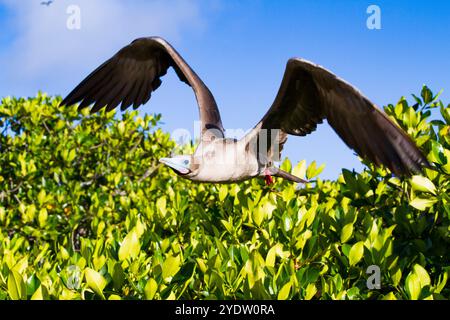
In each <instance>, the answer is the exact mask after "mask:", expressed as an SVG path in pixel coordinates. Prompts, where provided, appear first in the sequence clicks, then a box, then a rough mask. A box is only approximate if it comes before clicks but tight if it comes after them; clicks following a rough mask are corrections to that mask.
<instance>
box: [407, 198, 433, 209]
mask: <svg viewBox="0 0 450 320" xmlns="http://www.w3.org/2000/svg"><path fill="white" fill-rule="evenodd" d="M436 201H437V200H436V199H421V198H414V199H413V200H411V201H410V202H409V204H410V205H411V206H413V207H414V208H416V209H417V210H420V211H424V210H426V209H427V208H429V207H431V206H433V204H435V203H436Z"/></svg>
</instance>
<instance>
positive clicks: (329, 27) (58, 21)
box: [0, 0, 450, 178]
mask: <svg viewBox="0 0 450 320" xmlns="http://www.w3.org/2000/svg"><path fill="white" fill-rule="evenodd" d="M39 3H40V0H35V1H34V0H21V1H17V0H0V30H2V32H1V33H0V96H6V95H18V96H33V95H35V94H36V92H37V91H38V90H39V89H40V90H42V91H45V92H48V93H50V94H61V95H65V94H67V93H68V92H69V91H70V90H71V89H72V88H73V87H74V86H75V85H76V84H78V83H79V82H80V81H81V80H82V79H83V78H84V77H85V76H86V75H87V74H88V73H89V72H90V71H92V70H93V69H94V68H95V67H97V66H98V65H99V64H100V63H102V62H103V61H104V60H106V59H107V58H109V57H110V56H111V55H113V54H114V53H115V52H116V51H117V50H118V49H120V48H121V47H122V46H124V45H126V44H128V43H129V42H131V40H133V39H134V38H136V37H141V36H151V35H160V36H163V37H165V38H166V39H167V40H169V41H170V42H171V43H172V44H173V45H174V46H175V47H176V49H177V50H178V51H179V52H180V53H181V54H182V55H183V57H184V58H185V59H186V60H187V61H188V63H189V64H190V65H191V66H192V67H193V69H194V70H195V71H196V72H197V73H198V74H199V75H200V77H202V79H203V80H204V81H205V83H206V84H207V85H208V86H209V88H210V89H211V91H212V92H213V93H214V95H215V97H216V100H217V102H218V104H219V107H220V110H221V113H222V121H223V123H224V125H225V127H228V128H232V129H239V128H242V129H244V130H247V129H250V128H251V127H252V126H254V125H255V124H256V122H257V121H259V119H260V118H261V117H262V116H263V114H264V113H265V112H266V111H267V109H268V108H269V107H270V105H271V103H272V101H273V99H274V97H275V95H276V93H277V90H278V87H279V85H280V81H281V78H282V75H283V72H284V68H285V64H286V61H287V60H288V59H289V58H290V57H293V56H298V57H302V58H306V59H308V60H312V61H314V62H316V63H318V64H321V65H323V66H325V67H326V68H328V69H330V70H332V71H333V72H335V73H336V74H337V75H339V76H340V77H342V78H344V79H346V80H347V81H348V82H350V83H352V84H353V85H355V86H356V87H357V88H359V89H360V90H361V91H362V92H363V93H364V94H365V95H366V96H367V97H369V98H370V99H371V100H372V101H374V102H375V103H376V104H377V105H379V106H383V105H386V104H388V103H393V102H396V101H397V100H398V98H400V97H401V96H402V95H404V96H407V97H409V96H410V94H411V93H418V92H419V90H420V88H421V86H422V85H423V84H427V85H428V86H430V88H431V89H432V90H433V91H435V92H437V91H439V90H440V89H444V93H443V94H442V99H443V100H444V101H445V102H449V100H450V59H449V58H448V57H450V42H449V40H448V39H450V24H449V23H448V21H449V18H450V1H445V0H442V1H439V0H434V1H406V0H403V1H402V0H397V1H375V0H373V1H363V0H361V1H359V0H343V1H331V0H330V1H325V0H316V1H237V0H236V1H225V0H213V1H181V0H168V1H143V0H134V1H133V0H131V1H120V0H70V1H66V0H55V2H54V3H53V4H52V5H50V6H49V7H45V6H41V5H39ZM72 4H74V5H78V6H79V8H80V10H81V29H79V30H68V29H67V27H66V20H67V18H68V16H69V15H68V14H67V13H66V9H67V7H68V5H72ZM371 4H375V5H378V6H379V7H380V9H381V30H369V29H368V28H367V27H366V20H367V18H368V16H369V14H367V13H366V9H367V7H368V6H369V5H371ZM196 108H197V107H196V103H195V99H194V96H193V93H192V92H191V90H190V88H189V87H187V86H185V85H184V84H182V83H180V82H178V80H177V78H176V76H175V75H174V73H173V72H170V73H169V74H168V75H167V76H166V77H164V78H163V85H162V86H161V87H160V89H159V90H158V91H157V92H156V93H155V94H154V95H153V97H152V99H151V101H150V102H149V103H148V104H147V105H146V106H144V107H142V108H141V110H142V112H149V113H150V112H157V113H162V114H163V120H164V125H163V128H164V129H165V130H167V131H169V132H171V131H173V130H174V129H176V128H186V129H188V130H191V131H193V130H194V129H193V123H194V121H195V120H197V118H198V115H197V109H196ZM284 150H285V151H284V155H285V156H288V157H289V158H290V159H291V160H292V161H293V162H297V161H299V160H302V159H306V160H307V161H308V162H310V161H312V160H316V161H318V162H319V163H326V169H325V171H324V172H323V174H322V178H335V177H337V175H338V174H339V173H340V171H341V168H343V167H345V168H350V169H351V168H355V169H357V170H360V169H361V168H362V166H361V165H360V163H359V161H358V159H357V157H356V156H354V153H353V152H352V151H351V150H350V149H348V148H347V147H346V146H345V145H344V143H343V142H342V141H341V140H340V139H339V138H338V137H337V136H336V135H335V133H334V131H332V129H331V128H330V127H329V126H328V124H323V125H321V126H320V127H319V129H318V130H317V131H316V132H315V133H313V134H311V135H309V136H307V137H290V138H289V140H288V142H287V144H286V147H285V149H284Z"/></svg>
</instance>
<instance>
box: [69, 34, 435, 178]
mask: <svg viewBox="0 0 450 320" xmlns="http://www.w3.org/2000/svg"><path fill="white" fill-rule="evenodd" d="M170 67H172V68H173V69H174V70H175V72H176V74H177V75H178V78H179V79H180V80H181V81H183V82H185V83H186V84H187V85H189V86H190V87H191V88H192V89H193V91H194V93H195V97H196V100H197V104H198V110H199V113H200V125H201V137H200V142H199V144H198V146H197V148H196V150H195V152H194V153H193V154H189V155H176V156H172V157H168V158H162V159H160V162H161V163H163V164H165V165H167V166H168V167H170V168H171V169H173V171H174V172H175V173H176V174H178V175H179V176H181V177H183V178H186V179H189V180H193V181H198V182H214V183H233V182H240V181H244V180H247V179H251V178H255V177H264V178H265V180H266V183H267V184H271V183H273V180H272V176H276V177H281V178H284V179H287V180H290V181H293V182H303V183H304V182H306V181H305V180H303V179H301V178H299V177H296V176H294V175H291V174H290V173H288V172H285V171H283V170H281V169H279V168H277V167H276V166H275V165H274V162H276V161H279V159H280V153H281V150H282V148H283V145H284V144H285V142H286V140H287V136H288V135H294V136H305V135H307V134H310V133H311V132H313V131H314V130H315V129H316V127H317V125H318V124H320V123H322V122H323V120H324V119H326V120H327V121H328V123H329V124H330V125H331V127H332V128H333V129H334V131H335V132H336V133H337V134H338V135H339V137H341V139H342V140H343V141H344V142H345V143H346V144H347V146H348V147H350V148H351V149H353V150H355V151H356V153H357V154H358V155H359V156H361V157H362V158H363V159H367V160H370V161H371V162H373V163H374V164H375V165H377V166H380V165H383V166H385V167H387V168H389V169H390V170H391V172H393V173H394V174H395V175H397V176H409V175H411V174H413V173H416V172H420V171H421V170H422V167H423V166H429V164H428V161H427V159H426V158H425V156H424V155H423V154H422V153H421V152H420V150H419V149H418V148H417V146H416V145H415V144H414V142H413V141H412V140H411V138H410V137H409V136H408V135H407V134H406V133H405V132H404V131H403V130H402V129H401V128H400V127H398V126H397V125H396V124H395V123H393V122H392V121H391V120H390V119H389V118H388V117H387V116H386V115H385V114H384V113H383V112H382V111H380V110H379V109H378V108H377V107H376V106H375V105H374V104H373V103H372V102H371V101H369V100H368V99H367V98H366V97H365V96H363V95H362V94H361V93H360V92H359V91H358V90H357V89H356V88H354V87H353V86H352V85H350V84H349V83H347V82H345V81H344V80H342V79H340V78H338V77H337V76H336V75H334V74H333V73H331V72H330V71H328V70H326V69H325V68H323V67H321V66H319V65H317V64H314V63H312V62H309V61H307V60H304V59H300V58H292V59H289V60H288V62H287V65H286V70H285V73H284V76H283V79H282V81H281V86H280V88H279V91H278V93H277V95H276V97H275V100H274V102H273V104H272V106H271V107H270V108H269V110H268V111H267V112H266V114H265V115H264V116H263V117H262V119H261V120H260V121H259V122H258V123H257V124H256V125H255V126H254V127H253V129H251V130H250V131H249V132H248V133H247V134H246V135H245V136H244V137H243V138H242V139H240V140H237V139H230V138H226V137H225V130H224V127H223V126H222V121H221V118H220V113H219V109H218V107H217V104H216V101H215V99H214V96H213V95H212V93H211V92H210V90H209V89H208V87H207V86H206V85H205V84H204V83H203V81H202V80H201V79H200V78H199V76H198V75H197V74H196V73H195V72H194V71H193V70H192V69H191V67H190V66H189V65H188V64H187V63H186V62H185V61H184V59H183V58H182V57H181V56H180V54H179V53H178V52H177V51H176V50H175V49H174V48H173V47H172V46H171V45H170V44H169V43H168V42H167V41H165V40H164V39H162V38H160V37H148V38H139V39H136V40H134V41H133V42H131V43H130V44H129V45H127V46H125V47H124V48H122V49H120V50H119V51H118V52H117V53H116V54H115V55H114V56H113V57H112V58H110V59H109V60H107V61H106V62H104V63H103V64H102V65H100V66H99V67H98V68H97V69H95V70H94V71H93V72H92V73H91V74H89V75H88V76H87V77H86V78H85V79H84V80H83V81H82V82H81V83H80V84H79V85H78V86H77V87H76V88H75V89H74V90H73V91H72V92H70V93H69V95H68V96H67V97H66V98H65V99H64V100H63V101H62V102H61V105H73V104H76V103H80V104H79V106H78V108H79V110H81V109H82V108H85V107H88V106H90V105H92V104H93V107H92V108H91V110H90V111H91V113H94V112H97V111H99V110H100V109H102V108H106V111H110V110H113V109H114V108H116V107H117V106H118V105H119V104H120V105H121V110H122V111H123V110H125V109H127V108H128V107H130V106H131V105H132V106H133V108H134V109H136V108H138V107H139V106H140V105H142V104H145V103H146V102H147V101H149V99H150V97H151V93H152V92H153V91H155V90H156V89H157V88H158V87H159V86H160V85H161V79H160V78H161V77H162V76H164V75H165V74H166V73H167V70H168V69H169V68H170Z"/></svg>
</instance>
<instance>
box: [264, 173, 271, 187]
mask: <svg viewBox="0 0 450 320" xmlns="http://www.w3.org/2000/svg"><path fill="white" fill-rule="evenodd" d="M264 180H265V181H266V185H268V186H270V185H272V184H273V179H272V176H271V175H268V174H266V175H265V176H264Z"/></svg>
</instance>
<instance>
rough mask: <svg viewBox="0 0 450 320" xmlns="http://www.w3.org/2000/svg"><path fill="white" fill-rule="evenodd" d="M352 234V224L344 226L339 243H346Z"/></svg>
mask: <svg viewBox="0 0 450 320" xmlns="http://www.w3.org/2000/svg"><path fill="white" fill-rule="evenodd" d="M352 234H353V223H348V224H346V225H345V226H344V227H343V228H342V230H341V242H342V243H344V242H347V240H348V239H350V237H351V236H352Z"/></svg>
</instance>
